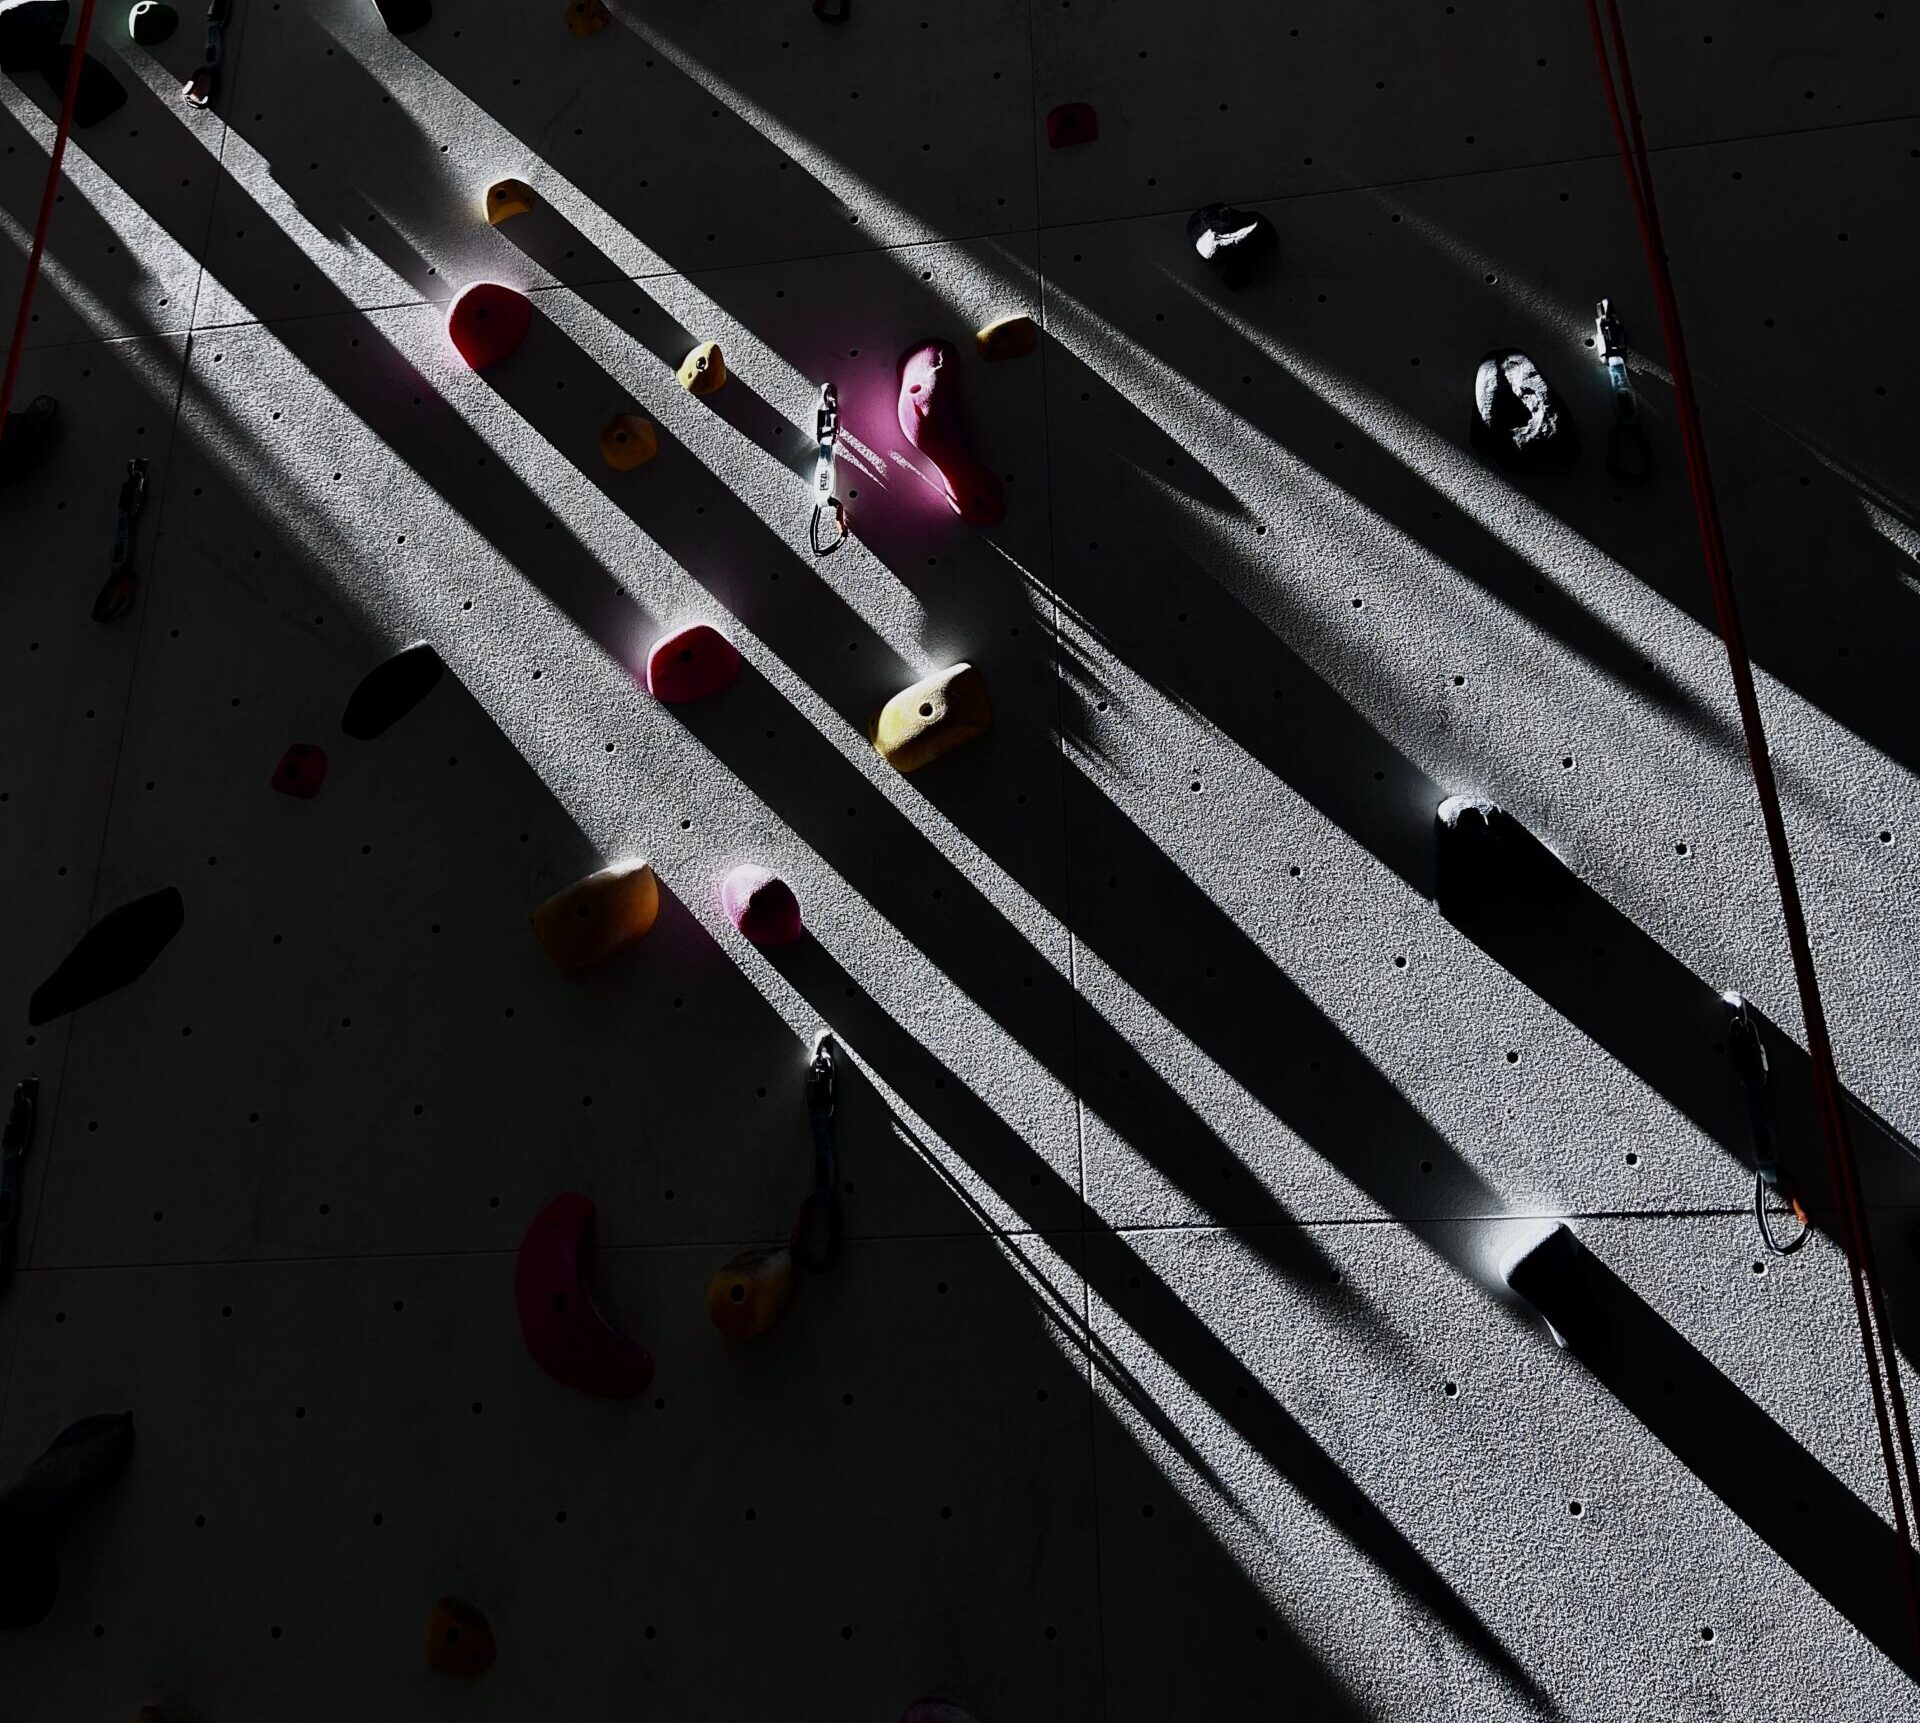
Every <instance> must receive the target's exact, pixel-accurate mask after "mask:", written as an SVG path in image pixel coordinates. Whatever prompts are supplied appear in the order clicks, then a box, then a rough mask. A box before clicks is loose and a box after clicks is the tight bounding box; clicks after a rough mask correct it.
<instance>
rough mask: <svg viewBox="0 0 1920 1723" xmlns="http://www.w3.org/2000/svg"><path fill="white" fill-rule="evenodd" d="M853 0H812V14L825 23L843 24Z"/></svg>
mask: <svg viewBox="0 0 1920 1723" xmlns="http://www.w3.org/2000/svg"><path fill="white" fill-rule="evenodd" d="M852 8H853V0H813V15H814V17H816V18H818V19H820V20H821V21H822V22H823V23H827V24H844V23H845V22H846V21H847V14H848V12H850V11H851V10H852Z"/></svg>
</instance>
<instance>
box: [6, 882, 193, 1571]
mask: <svg viewBox="0 0 1920 1723" xmlns="http://www.w3.org/2000/svg"><path fill="white" fill-rule="evenodd" d="M186 920H187V906H186V904H185V902H184V901H183V900H182V898H181V896H180V893H179V892H178V891H177V890H176V889H175V888H174V887H173V886H166V887H164V888H163V889H161V890H160V891H155V892H149V893H148V894H147V895H146V896H145V897H136V898H135V899H134V900H133V901H132V902H131V903H123V904H121V905H120V907H119V908H118V909H110V910H108V911H107V913H106V914H105V915H103V916H102V917H101V918H100V919H99V920H98V921H96V922H95V923H94V924H93V926H91V927H90V928H88V929H87V931H86V932H85V933H83V934H82V935H81V936H80V942H79V944H77V945H76V946H75V947H74V948H73V949H72V950H71V951H69V952H68V953H67V955H66V956H65V957H63V958H61V960H60V963H59V967H58V968H56V969H55V970H54V972H53V973H52V974H51V975H49V976H48V977H47V978H46V980H45V981H43V982H41V983H40V985H39V986H38V987H36V988H35V989H34V990H33V997H32V998H31V999H29V1000H28V1001H27V1021H28V1022H29V1023H31V1024H34V1025H36V1026H37V1025H39V1024H41V1023H51V1022H52V1021H53V1019H54V1018H56V1017H64V1016H66V1014H67V1013H68V1012H69V1011H78V1010H79V1009H80V1007H81V1006H83V1005H91V1004H92V1003H93V1002H94V1000H96V999H102V998H105V997H106V995H107V994H109V993H113V992H117V991H118V990H119V989H120V988H122V987H125V986H127V985H128V984H129V983H130V982H134V981H138V980H139V979H140V977H141V976H143V975H145V974H146V972H147V970H148V969H149V968H150V967H151V966H152V963H153V960H154V959H155V958H156V957H158V956H159V955H160V953H161V952H163V951H164V950H166V948H167V945H168V942H169V941H171V940H172V938H173V936H174V935H175V934H176V933H178V932H179V931H180V929H181V928H182V927H184V926H185V925H186ZM0 1566H4V1562H0Z"/></svg>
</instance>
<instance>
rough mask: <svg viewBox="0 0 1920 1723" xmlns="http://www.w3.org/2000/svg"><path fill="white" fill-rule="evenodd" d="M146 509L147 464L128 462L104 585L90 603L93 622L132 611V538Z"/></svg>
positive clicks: (134, 583)
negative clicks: (91, 603) (142, 511)
mask: <svg viewBox="0 0 1920 1723" xmlns="http://www.w3.org/2000/svg"><path fill="white" fill-rule="evenodd" d="M146 506H147V463H146V462H145V461H144V460H140V459H135V460H131V461H129V462H127V476H126V477H125V478H124V479H122V480H121V481H120V503H119V508H120V516H119V519H118V520H116V521H115V522H114V527H113V550H112V553H111V554H110V555H109V557H108V559H107V579H106V583H105V585H103V586H102V587H101V588H100V591H99V593H98V594H97V595H96V596H95V598H94V601H93V619H94V621H95V622H112V621H113V620H115V618H117V617H121V616H125V615H126V613H127V612H128V610H130V609H131V608H132V607H133V593H134V588H135V587H136V586H137V585H138V584H139V576H138V575H137V574H136V573H135V572H134V567H133V536H134V532H135V530H136V529H137V528H138V526H139V524H140V511H141V510H142V509H144V508H145V507H146Z"/></svg>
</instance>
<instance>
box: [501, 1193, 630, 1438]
mask: <svg viewBox="0 0 1920 1723" xmlns="http://www.w3.org/2000/svg"><path fill="white" fill-rule="evenodd" d="M592 1230H593V1199H592V1198H591V1197H584V1196H581V1195H580V1194H579V1193H578V1192H577V1191H563V1192H562V1193H561V1194H560V1195H559V1196H557V1197H555V1198H554V1199H553V1201H552V1202H550V1203H548V1204H547V1206H546V1207H545V1208H543V1209H542V1210H541V1211H540V1212H539V1214H537V1215H535V1216H534V1220H533V1225H532V1226H530V1227H528V1228H527V1236H526V1237H525V1238H523V1239H522V1240H521V1241H520V1254H519V1257H518V1258H517V1259H516V1260H515V1262H514V1267H513V1297H514V1302H515V1303H516V1304H517V1305H518V1306H519V1309H520V1334H521V1338H522V1339H524V1340H525V1341H526V1343H527V1350H528V1351H529V1352H530V1353H532V1354H533V1360H534V1362H535V1363H536V1364H538V1365H539V1366H540V1368H541V1369H542V1370H544V1371H546V1373H547V1374H548V1375H549V1376H551V1377H552V1378H553V1379H554V1380H555V1381H556V1382H564V1383H565V1384H566V1385H567V1386H568V1387H569V1388H578V1389H579V1390H580V1391H581V1392H582V1393H583V1394H598V1395H601V1396H602V1397H604V1398H606V1399H609V1400H627V1399H631V1398H632V1397H633V1396H634V1395H635V1394H638V1393H640V1392H641V1391H642V1390H643V1389H644V1388H645V1387H646V1386H647V1384H648V1383H649V1382H651V1381H652V1380H653V1354H652V1353H650V1352H648V1351H647V1350H646V1348H645V1347H643V1346H636V1345H635V1344H634V1343H633V1342H632V1341H631V1340H629V1339H628V1338H627V1337H626V1336H625V1335H624V1334H622V1333H621V1332H620V1331H619V1329H617V1328H615V1327H614V1326H613V1324H612V1323H610V1322H609V1321H608V1320H607V1319H606V1318H605V1317H604V1316H602V1315H601V1314H600V1309H599V1306H598V1305H596V1304H595V1303H594V1301H593V1295H592V1293H590V1292H589V1291H588V1290H587V1236H588V1234H589V1233H591V1232H592Z"/></svg>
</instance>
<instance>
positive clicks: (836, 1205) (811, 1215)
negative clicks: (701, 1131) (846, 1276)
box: [793, 1029, 840, 1274]
mask: <svg viewBox="0 0 1920 1723" xmlns="http://www.w3.org/2000/svg"><path fill="white" fill-rule="evenodd" d="M839 1053H840V1046H839V1043H838V1042H837V1041H835V1040H834V1038H833V1032H832V1031H831V1030H828V1029H822V1030H821V1031H820V1033H819V1034H818V1035H816V1036H815V1037H814V1040H813V1059H812V1062H811V1063H810V1064H809V1065H808V1066H807V1119H808V1121H809V1123H810V1124H811V1125H812V1126H813V1189H812V1190H811V1191H810V1192H808V1193H807V1197H806V1200H805V1201H804V1202H802V1203H801V1205H800V1213H799V1216H798V1218H796V1219H795V1221H794V1223H793V1253H794V1255H795V1256H796V1257H797V1258H798V1259H799V1260H800V1262H801V1263H802V1264H804V1265H805V1266H806V1267H808V1268H810V1269H812V1270H813V1271H814V1272H815V1273H816V1274H818V1273H824V1272H825V1271H826V1270H827V1269H829V1268H831V1267H833V1265H834V1263H835V1261H836V1260H837V1259H838V1258H839V1255H840V1192H839V1171H838V1167H839V1161H838V1156H837V1155H836V1154H835V1152H834V1141H833V1112H834V1105H835V1103H836V1101H837V1099H838V1089H839V1082H838V1060H839Z"/></svg>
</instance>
